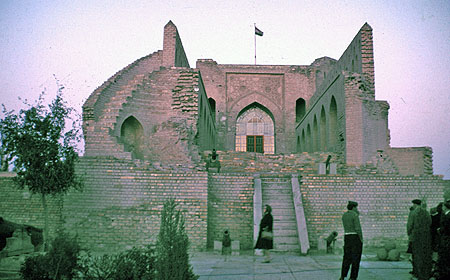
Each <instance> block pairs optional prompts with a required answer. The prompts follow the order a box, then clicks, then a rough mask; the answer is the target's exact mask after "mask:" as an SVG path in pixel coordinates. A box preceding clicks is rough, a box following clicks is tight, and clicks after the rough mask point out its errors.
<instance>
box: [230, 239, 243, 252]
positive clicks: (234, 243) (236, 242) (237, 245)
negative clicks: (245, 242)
mask: <svg viewBox="0 0 450 280" xmlns="http://www.w3.org/2000/svg"><path fill="white" fill-rule="evenodd" d="M240 250H241V244H240V242H239V240H233V241H231V251H240Z"/></svg>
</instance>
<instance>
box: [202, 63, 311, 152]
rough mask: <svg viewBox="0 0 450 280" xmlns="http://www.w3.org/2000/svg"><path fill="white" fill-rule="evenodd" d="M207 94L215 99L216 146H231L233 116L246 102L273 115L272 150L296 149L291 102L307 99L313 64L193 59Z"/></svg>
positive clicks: (232, 140) (244, 106)
mask: <svg viewBox="0 0 450 280" xmlns="http://www.w3.org/2000/svg"><path fill="white" fill-rule="evenodd" d="M197 68H198V69H199V70H200V72H201V74H202V79H203V82H204V84H205V90H206V93H207V95H208V97H210V98H213V99H214V100H215V102H216V129H217V134H218V143H217V149H219V150H235V132H236V120H237V117H238V115H240V114H242V112H243V110H244V109H245V108H246V107H247V106H249V105H250V104H252V103H254V102H256V103H258V104H260V105H262V106H263V107H264V108H265V109H267V111H269V112H270V115H271V117H273V121H274V128H275V131H276V132H275V134H276V138H275V142H276V144H275V148H276V151H275V153H291V152H295V151H296V138H295V129H294V128H295V117H296V116H295V109H296V108H295V105H296V100H297V99H298V98H303V99H304V100H306V101H307V102H308V100H309V99H310V98H311V96H312V94H313V92H314V90H315V84H316V81H315V79H316V75H315V71H316V68H317V67H316V66H314V67H312V66H311V67H310V66H285V65H270V66H265V65H264V66H263V65H258V66H253V65H236V64H217V62H215V61H213V60H211V59H201V60H198V61H197Z"/></svg>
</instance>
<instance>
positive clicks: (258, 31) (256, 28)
mask: <svg viewBox="0 0 450 280" xmlns="http://www.w3.org/2000/svg"><path fill="white" fill-rule="evenodd" d="M255 34H256V35H258V36H262V35H263V34H264V32H262V31H261V30H259V29H258V27H256V26H255Z"/></svg>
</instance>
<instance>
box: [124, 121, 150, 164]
mask: <svg viewBox="0 0 450 280" xmlns="http://www.w3.org/2000/svg"><path fill="white" fill-rule="evenodd" d="M143 136H144V129H143V128H142V125H141V123H140V122H139V121H138V120H137V119H136V118H135V117H133V116H131V117H128V118H127V119H126V120H125V121H124V122H123V124H122V127H121V128H120V139H121V140H122V143H123V144H124V147H125V151H126V152H131V155H132V157H133V158H138V159H143V157H144V156H143V153H142V146H143V145H142V141H143Z"/></svg>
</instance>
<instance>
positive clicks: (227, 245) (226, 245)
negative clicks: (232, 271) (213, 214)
mask: <svg viewBox="0 0 450 280" xmlns="http://www.w3.org/2000/svg"><path fill="white" fill-rule="evenodd" d="M222 255H224V256H225V257H224V260H225V261H227V259H228V256H230V255H231V237H230V232H229V231H228V230H225V231H224V232H223V237H222Z"/></svg>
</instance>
